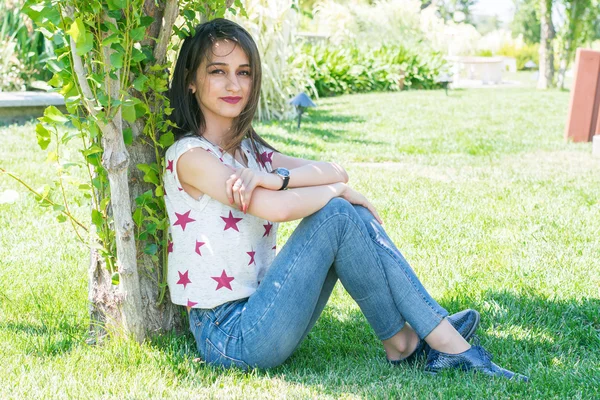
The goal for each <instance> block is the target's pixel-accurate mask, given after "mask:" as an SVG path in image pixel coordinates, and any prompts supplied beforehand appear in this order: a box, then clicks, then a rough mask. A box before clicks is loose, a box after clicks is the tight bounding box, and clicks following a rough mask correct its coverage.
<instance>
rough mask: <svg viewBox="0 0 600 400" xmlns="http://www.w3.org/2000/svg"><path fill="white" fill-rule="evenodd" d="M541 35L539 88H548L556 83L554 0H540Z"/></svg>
mask: <svg viewBox="0 0 600 400" xmlns="http://www.w3.org/2000/svg"><path fill="white" fill-rule="evenodd" d="M540 14H541V18H540V19H541V35H540V36H541V37H540V39H541V40H540V69H539V77H538V85H537V87H538V89H547V88H549V87H552V85H553V83H554V51H553V49H552V41H553V39H554V24H553V23H552V0H540Z"/></svg>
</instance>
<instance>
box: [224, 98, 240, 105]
mask: <svg viewBox="0 0 600 400" xmlns="http://www.w3.org/2000/svg"><path fill="white" fill-rule="evenodd" d="M220 99H221V100H223V101H225V102H227V103H229V104H237V103H238V102H239V101H240V100H241V99H242V98H241V97H221V98H220Z"/></svg>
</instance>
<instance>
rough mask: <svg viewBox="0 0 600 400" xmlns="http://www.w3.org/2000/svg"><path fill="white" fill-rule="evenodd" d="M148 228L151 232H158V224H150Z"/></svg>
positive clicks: (152, 233)
mask: <svg viewBox="0 0 600 400" xmlns="http://www.w3.org/2000/svg"><path fill="white" fill-rule="evenodd" d="M146 230H147V231H148V233H149V234H151V235H154V234H155V233H156V224H148V226H147V227H146Z"/></svg>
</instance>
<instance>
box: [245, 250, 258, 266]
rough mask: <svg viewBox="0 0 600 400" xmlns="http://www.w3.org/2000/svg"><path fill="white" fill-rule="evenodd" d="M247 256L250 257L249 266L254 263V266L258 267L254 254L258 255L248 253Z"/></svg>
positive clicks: (251, 252)
mask: <svg viewBox="0 0 600 400" xmlns="http://www.w3.org/2000/svg"><path fill="white" fill-rule="evenodd" d="M246 254H248V255H249V256H250V262H249V263H248V265H250V264H252V263H254V265H256V261H254V254H256V252H255V251H247V252H246Z"/></svg>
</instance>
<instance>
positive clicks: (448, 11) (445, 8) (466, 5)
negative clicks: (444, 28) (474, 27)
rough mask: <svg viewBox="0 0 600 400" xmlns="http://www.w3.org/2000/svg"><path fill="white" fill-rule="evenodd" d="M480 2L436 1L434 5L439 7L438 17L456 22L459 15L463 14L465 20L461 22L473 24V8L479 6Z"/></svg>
mask: <svg viewBox="0 0 600 400" xmlns="http://www.w3.org/2000/svg"><path fill="white" fill-rule="evenodd" d="M477 1H478V0H434V1H433V3H434V4H435V6H436V7H437V10H438V15H439V16H440V17H442V18H443V19H444V20H445V21H450V20H454V19H455V18H456V17H457V13H462V14H463V15H464V19H463V20H462V21H460V22H464V23H467V24H473V13H472V11H471V9H472V7H473V6H474V5H475V4H477Z"/></svg>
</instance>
